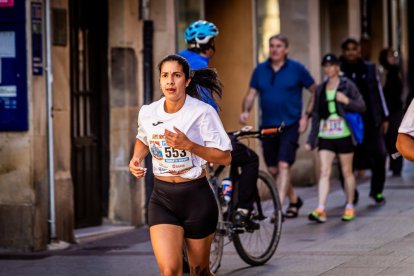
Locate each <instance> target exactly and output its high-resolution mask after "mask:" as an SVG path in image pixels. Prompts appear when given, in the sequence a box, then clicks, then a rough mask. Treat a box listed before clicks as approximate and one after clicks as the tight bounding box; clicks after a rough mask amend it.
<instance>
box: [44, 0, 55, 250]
mask: <svg viewBox="0 0 414 276" xmlns="http://www.w3.org/2000/svg"><path fill="white" fill-rule="evenodd" d="M45 25H46V36H45V44H46V67H45V71H46V95H47V96H46V97H47V102H46V108H47V149H48V151H47V153H48V178H49V241H50V242H53V241H55V240H56V215H55V177H54V171H55V168H54V156H53V153H54V148H53V102H52V82H53V75H52V58H51V55H52V53H51V52H52V51H51V48H52V47H51V30H50V27H51V21H50V0H45Z"/></svg>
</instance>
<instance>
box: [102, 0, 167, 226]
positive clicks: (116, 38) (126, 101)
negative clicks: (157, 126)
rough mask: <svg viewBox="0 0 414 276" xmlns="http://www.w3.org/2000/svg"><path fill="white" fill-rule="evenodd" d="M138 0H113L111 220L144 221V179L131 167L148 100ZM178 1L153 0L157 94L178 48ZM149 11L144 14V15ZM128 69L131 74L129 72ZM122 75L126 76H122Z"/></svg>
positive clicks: (156, 96) (150, 16)
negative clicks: (162, 70) (163, 65)
mask: <svg viewBox="0 0 414 276" xmlns="http://www.w3.org/2000/svg"><path fill="white" fill-rule="evenodd" d="M138 5H139V1H138V0H122V1H118V0H116V1H115V0H110V1H109V50H108V58H109V60H110V62H109V66H110V68H109V76H110V77H109V97H110V155H111V156H110V177H111V180H110V195H109V198H110V199H109V213H108V219H109V220H110V221H111V222H112V223H122V224H132V225H142V224H143V223H144V203H145V189H144V187H145V186H144V180H143V179H140V180H136V179H135V178H133V177H132V175H131V174H130V172H129V168H128V164H129V160H130V158H131V156H132V151H133V146H134V143H135V135H136V130H137V116H138V111H139V109H140V107H141V106H142V105H143V103H144V102H143V100H144V95H143V93H144V92H143V81H144V80H143V74H144V72H143V21H142V19H144V18H140V14H139V6H138ZM171 11H174V1H168V0H154V1H150V6H148V10H147V12H148V13H147V14H148V18H146V19H147V20H152V21H153V22H154V40H153V43H154V49H153V53H154V54H153V60H154V66H153V76H154V80H153V82H154V83H153V86H154V99H159V97H160V96H161V92H160V90H159V83H158V75H159V74H158V71H157V68H156V67H157V66H156V65H157V63H158V62H159V60H160V59H161V58H162V57H163V56H165V55H167V54H169V53H174V52H175V40H174V39H175V25H174V20H175V13H173V12H171ZM144 16H145V15H144ZM125 75H127V76H126V77H125ZM120 81H121V82H120Z"/></svg>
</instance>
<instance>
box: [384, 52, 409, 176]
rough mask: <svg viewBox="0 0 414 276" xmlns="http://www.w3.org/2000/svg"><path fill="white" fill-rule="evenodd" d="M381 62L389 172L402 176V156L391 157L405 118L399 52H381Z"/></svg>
mask: <svg viewBox="0 0 414 276" xmlns="http://www.w3.org/2000/svg"><path fill="white" fill-rule="evenodd" d="M379 62H380V64H381V66H382V68H383V69H384V74H385V83H384V86H383V91H384V96H385V101H386V102H387V107H388V111H389V119H388V122H389V124H388V128H387V132H386V133H385V145H386V147H387V152H388V156H389V158H388V160H389V170H390V171H392V175H393V176H401V171H402V167H403V158H402V157H401V156H399V157H397V158H395V159H394V158H392V157H391V155H392V154H393V153H395V152H396V151H397V149H396V147H395V143H396V142H397V135H398V126H399V125H400V123H401V120H402V118H403V115H404V112H403V102H402V100H401V98H402V94H403V84H402V78H401V70H400V67H399V65H398V52H397V51H395V50H394V49H392V48H385V49H383V50H382V51H381V52H380V55H379Z"/></svg>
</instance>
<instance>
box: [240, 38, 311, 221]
mask: <svg viewBox="0 0 414 276" xmlns="http://www.w3.org/2000/svg"><path fill="white" fill-rule="evenodd" d="M288 47H289V41H288V38H287V37H286V36H284V35H283V34H277V35H274V36H272V37H271V38H270V39H269V58H268V59H267V60H266V61H265V62H263V63H260V64H259V65H257V67H256V68H255V69H254V71H253V74H252V76H251V80H250V86H249V89H248V91H247V93H246V95H245V97H244V100H243V106H242V113H241V114H240V122H241V123H243V124H245V123H246V121H247V119H248V117H249V114H250V110H251V109H252V107H253V103H254V100H255V97H256V95H259V97H260V109H261V127H274V126H279V125H281V124H282V123H283V124H285V128H284V130H283V132H282V133H281V135H278V136H277V137H266V138H264V139H263V140H262V148H263V155H264V158H265V161H266V165H267V167H268V171H269V173H270V174H271V175H272V176H273V177H274V178H275V179H277V181H276V183H278V190H279V197H280V201H281V202H282V204H283V202H284V199H285V197H286V196H288V198H289V201H290V203H289V206H288V208H287V210H286V212H285V214H284V217H285V218H296V217H297V216H298V212H299V209H300V208H301V207H302V205H303V201H302V199H301V198H300V197H299V196H298V195H297V194H296V193H295V191H294V189H293V187H292V184H291V181H290V168H291V166H292V165H293V163H294V162H295V158H296V150H297V148H298V139H299V135H300V133H303V132H304V131H305V130H306V128H307V124H308V119H309V116H310V114H311V111H312V106H313V98H314V92H315V88H316V85H315V82H314V80H313V78H312V76H311V75H310V73H309V71H308V70H307V69H306V68H305V66H304V65H302V64H301V63H299V62H298V61H296V60H293V59H290V58H288V52H289V48H288ZM303 88H306V89H308V90H309V91H310V92H311V97H310V100H309V102H308V104H307V106H306V108H305V112H304V113H303V114H302V89H303Z"/></svg>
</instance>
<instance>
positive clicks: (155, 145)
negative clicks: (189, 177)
mask: <svg viewBox="0 0 414 276" xmlns="http://www.w3.org/2000/svg"><path fill="white" fill-rule="evenodd" d="M149 150H150V152H151V155H152V157H153V160H155V161H156V162H158V166H159V169H160V173H170V174H180V173H182V172H185V171H187V170H189V169H190V168H192V167H193V162H192V159H191V152H189V151H186V150H179V149H175V148H173V147H170V146H168V144H167V141H166V140H165V138H164V135H157V134H154V135H153V136H152V139H150V140H149Z"/></svg>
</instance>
